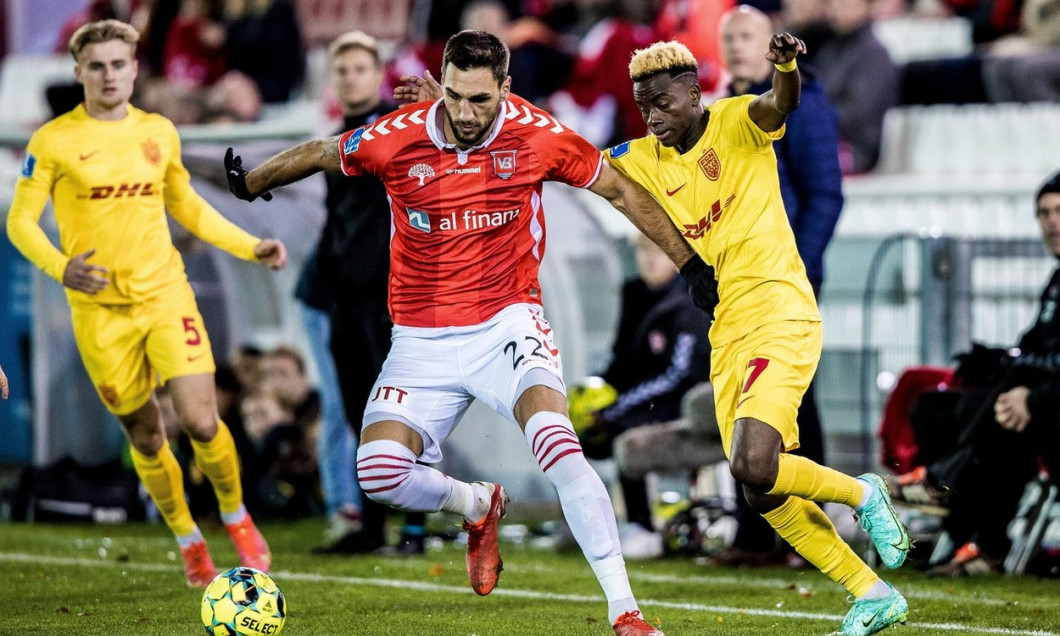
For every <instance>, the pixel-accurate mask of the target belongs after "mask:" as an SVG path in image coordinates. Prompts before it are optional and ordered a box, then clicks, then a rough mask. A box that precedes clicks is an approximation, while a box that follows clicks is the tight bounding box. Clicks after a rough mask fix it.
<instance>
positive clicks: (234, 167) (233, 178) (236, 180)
mask: <svg viewBox="0 0 1060 636" xmlns="http://www.w3.org/2000/svg"><path fill="white" fill-rule="evenodd" d="M225 176H226V177H228V190H229V192H231V193H232V194H234V195H236V198H237V199H243V200H244V201H253V200H254V199H256V198H258V197H257V195H254V194H251V193H250V190H248V189H247V171H246V170H244V169H243V158H242V157H240V156H239V155H236V154H235V153H234V152H233V151H232V149H231V148H229V149H228V150H227V151H226V152H225ZM261 198H262V199H264V200H266V201H272V193H270V192H266V193H265V194H263V195H261Z"/></svg>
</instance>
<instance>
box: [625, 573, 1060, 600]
mask: <svg viewBox="0 0 1060 636" xmlns="http://www.w3.org/2000/svg"><path fill="white" fill-rule="evenodd" d="M630 576H631V577H632V578H634V579H636V580H638V581H649V582H652V583H709V584H712V585H742V586H744V587H757V588H765V589H775V590H783V589H785V588H788V587H791V586H793V585H794V586H801V587H805V588H807V589H818V590H820V589H823V588H821V587H819V586H818V584H819V583H822V584H828V583H831V582H830V581H827V580H818V581H805V582H804V581H801V580H799V579H795V578H791V579H782V578H773V579H743V578H740V577H736V576H728V575H718V576H712V575H693V576H674V575H672V574H647V573H644V572H633V573H632V574H631V575H630ZM820 576H824V575H820ZM901 592H902V595H904V596H905V597H906V598H907V599H920V600H927V601H949V602H953V603H977V604H979V605H994V606H999V607H1003V606H1008V605H1011V604H1012V603H1013V601H1006V600H1004V599H1000V598H992V597H983V596H975V595H970V594H947V593H946V592H937V591H925V590H916V589H908V590H907V589H902V590H901ZM1020 604H1024V605H1027V606H1032V607H1033V606H1042V607H1052V606H1053V602H1049V601H1044V600H1043V601H1042V602H1040V603H1038V602H1034V601H1031V602H1026V601H1020Z"/></svg>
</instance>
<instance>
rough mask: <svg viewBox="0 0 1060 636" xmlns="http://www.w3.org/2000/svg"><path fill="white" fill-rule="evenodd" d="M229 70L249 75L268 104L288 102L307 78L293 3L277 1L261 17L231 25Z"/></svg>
mask: <svg viewBox="0 0 1060 636" xmlns="http://www.w3.org/2000/svg"><path fill="white" fill-rule="evenodd" d="M225 46H226V52H227V54H228V68H229V69H231V70H233V71H241V72H243V73H246V74H247V75H248V76H249V77H250V78H251V79H252V80H254V83H255V84H257V86H258V90H260V91H261V97H262V99H263V100H264V101H265V103H266V104H275V103H282V102H286V101H287V100H288V99H290V98H291V93H292V92H294V89H295V88H297V87H298V86H300V85H301V83H302V78H303V77H304V75H305V49H304V47H303V45H302V33H301V31H300V30H299V26H298V16H297V15H296V14H295V10H294V5H293V4H291V2H290V1H289V0H275V1H274V2H273V3H272V4H271V5H270V6H269V8H268V9H266V10H265V12H264V13H263V14H261V15H246V16H242V17H239V18H235V19H233V20H231V21H229V23H228V40H227V41H226V43H225Z"/></svg>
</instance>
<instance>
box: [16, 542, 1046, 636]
mask: <svg viewBox="0 0 1060 636" xmlns="http://www.w3.org/2000/svg"><path fill="white" fill-rule="evenodd" d="M0 561H15V562H20V563H37V564H48V565H62V566H82V567H105V568H114V569H127V570H143V571H150V572H173V571H177V570H178V568H177V567H175V566H172V565H166V564H162V563H130V562H125V563H119V562H116V561H103V560H92V559H72V558H64V557H51V556H41V555H36V554H23V553H11V552H0ZM270 574H272V575H273V576H275V577H276V578H278V579H288V580H294V581H308V582H313V583H342V584H345V585H354V586H358V585H359V586H365V587H386V588H396V589H408V590H419V591H422V592H444V593H447V594H461V595H469V594H471V593H472V590H471V589H470V588H468V587H465V586H455V585H440V584H437V583H424V582H420V581H405V580H400V579H381V578H363V577H356V576H335V575H329V574H316V573H312V572H290V571H287V570H278V571H273V572H271V573H270ZM640 578H644V577H640ZM740 583H741V584H743V583H744V582H743V581H740ZM491 596H505V597H510V598H530V599H538V600H548V601H566V602H571V603H600V602H601V599H600V597H599V596H589V595H583V594H556V593H553V592H536V591H533V590H513V589H504V588H497V589H495V590H493V592H491ZM639 603H640V605H642V606H655V607H664V608H668V609H679V610H684V611H690V612H703V613H708V612H709V613H714V614H737V615H747V616H768V617H772V618H802V619H806V620H819V621H830V622H839V621H841V620H843V617H842V616H840V615H837V614H821V613H816V612H800V611H784V610H771V609H754V608H742V607H731V606H726V605H704V604H701V603H675V602H672V601H659V600H654V599H641V600H640V601H639ZM909 626H910V627H919V628H923V629H937V630H942V631H952V632H960V633H962V634H999V635H1002V636H1060V633H1057V632H1050V631H1045V630H1025V629H1010V628H1007V627H977V626H974V625H964V624H960V623H921V622H917V623H909Z"/></svg>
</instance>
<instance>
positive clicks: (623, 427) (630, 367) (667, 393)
mask: <svg viewBox="0 0 1060 636" xmlns="http://www.w3.org/2000/svg"><path fill="white" fill-rule="evenodd" d="M635 248H636V260H637V271H638V276H637V277H636V278H634V279H632V280H630V281H628V282H627V283H626V284H625V285H624V286H623V288H622V311H621V313H620V314H619V321H618V331H617V333H616V334H615V340H614V343H613V344H612V345H611V353H612V357H611V363H610V365H609V366H608V367H607V370H606V371H604V373H603V375H602V377H603V378H604V380H606V381H607V383H608V384H610V385H611V386H613V387H614V388H615V389H616V390H617V391H618V397H617V399H616V400H615V402H614V404H612V405H611V406H609V407H607V408H604V409H601V410H599V411H597V412H596V413H595V414H594V421H593V424H592V425H591V426H589V428H587V429H586V430H584V431H582V432H581V433H579V438H580V439H581V440H582V446H583V448H584V449H585V454H586V455H587V456H588V457H592V458H595V459H602V458H606V457H611V455H612V442H613V441H614V439H615V437H617V436H618V435H619V434H621V433H623V432H624V431H627V430H630V429H632V428H636V427H640V426H649V425H652V424H658V423H663V422H668V421H670V420H675V419H677V418H678V417H679V416H680V411H681V398H682V397H684V394H685V392H687V391H688V389H690V388H692V387H693V386H695V385H696V384H699V383H700V382H706V381H708V380H709V379H710V341H709V340H708V338H707V332H708V331H710V319H709V317H708V316H707V315H706V314H705V313H703V312H702V311H700V310H699V309H697V308H696V306H695V305H693V304H692V298H691V297H690V296H689V295H688V292H687V291H685V286H684V283H683V281H682V280H681V278H680V277H679V276H678V275H677V269H675V268H674V264H673V262H671V261H670V259H669V258H668V257H667V256H666V254H665V253H664V252H663V251H662V249H661V248H659V247H658V246H657V245H655V243H653V242H652V241H651V240H650V239H648V238H647V237H646V236H643V235H638V236H637V238H636V239H635ZM619 483H620V485H621V487H622V498H623V500H624V501H625V504H626V519H627V520H628V521H629V522H630V526H629V527H627V528H626V529H625V531H624V532H623V533H622V536H621V542H622V553H623V554H624V555H625V556H626V558H629V559H638V558H652V557H657V556H659V555H661V554H662V536H661V535H660V534H659V532H658V531H657V530H656V528H655V526H654V524H653V523H652V514H651V507H650V504H649V501H648V488H647V483H646V480H645V478H644V477H643V476H642V477H636V478H634V477H626V476H622V475H620V476H619Z"/></svg>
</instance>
